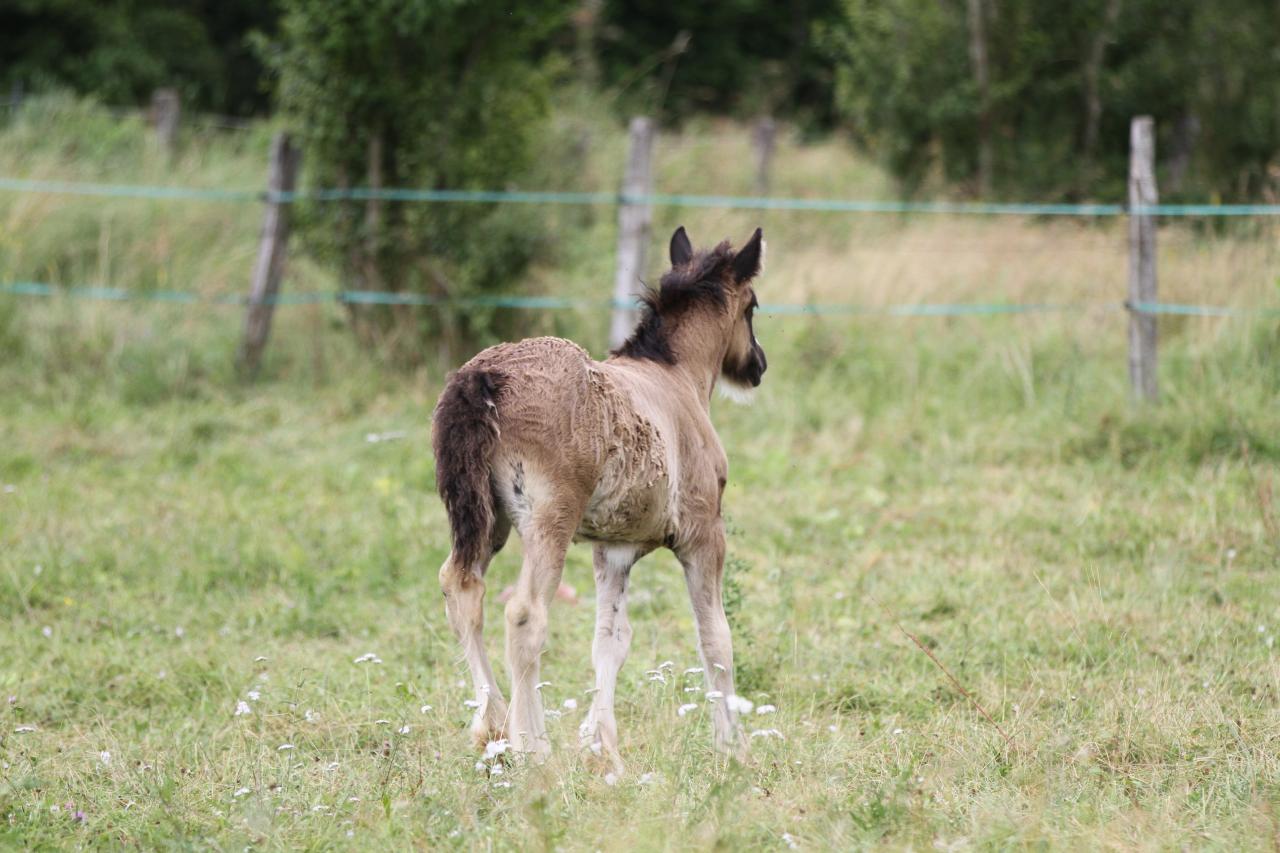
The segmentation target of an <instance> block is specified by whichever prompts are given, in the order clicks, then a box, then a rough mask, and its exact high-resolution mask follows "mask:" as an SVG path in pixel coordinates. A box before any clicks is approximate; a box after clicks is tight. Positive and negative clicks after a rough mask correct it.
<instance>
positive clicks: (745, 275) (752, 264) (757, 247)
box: [733, 228, 764, 284]
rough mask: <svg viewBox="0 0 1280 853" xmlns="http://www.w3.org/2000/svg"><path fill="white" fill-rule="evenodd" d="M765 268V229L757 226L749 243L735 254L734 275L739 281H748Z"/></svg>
mask: <svg viewBox="0 0 1280 853" xmlns="http://www.w3.org/2000/svg"><path fill="white" fill-rule="evenodd" d="M762 269H764V231H762V230H761V229H759V228H757V229H756V233H754V234H752V235H751V239H750V240H748V241H747V245H745V246H743V247H742V248H741V249H739V250H738V254H736V255H734V256H733V277H734V279H735V280H737V281H738V283H740V284H741V283H742V282H747V281H750V280H751V279H753V278H755V277H756V276H758V275H759V274H760V270H762Z"/></svg>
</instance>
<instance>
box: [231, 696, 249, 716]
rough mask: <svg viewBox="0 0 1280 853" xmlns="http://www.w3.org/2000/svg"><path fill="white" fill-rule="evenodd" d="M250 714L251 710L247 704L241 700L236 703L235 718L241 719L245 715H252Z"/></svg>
mask: <svg viewBox="0 0 1280 853" xmlns="http://www.w3.org/2000/svg"><path fill="white" fill-rule="evenodd" d="M252 713H253V709H252V708H250V707H249V703H248V702H246V701H244V700H243V699H241V700H240V701H238V702H236V713H235V716H237V717H243V716H244V715H245V714H252Z"/></svg>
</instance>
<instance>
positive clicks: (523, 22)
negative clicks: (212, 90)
mask: <svg viewBox="0 0 1280 853" xmlns="http://www.w3.org/2000/svg"><path fill="white" fill-rule="evenodd" d="M284 7H285V12H284V18H283V21H282V35H283V41H282V44H281V45H279V46H278V48H276V49H269V50H268V52H269V56H270V61H271V64H272V65H273V67H274V68H276V69H277V70H278V72H279V73H280V81H279V99H280V102H281V106H282V107H283V108H284V110H285V112H286V114H287V115H288V117H289V118H290V120H291V123H292V125H293V126H294V127H295V128H297V130H298V133H299V135H300V137H301V139H302V142H303V146H304V158H303V160H304V168H305V171H306V174H307V176H308V180H309V181H310V182H311V183H312V184H315V185H318V186H324V187H334V186H337V187H361V186H383V187H420V188H432V189H461V190H466V189H501V188H505V187H509V186H511V185H513V184H515V183H517V182H518V181H519V180H520V178H521V177H522V176H523V175H525V174H526V173H527V170H528V169H529V167H530V165H531V163H530V161H531V151H532V150H533V148H532V146H533V143H534V140H535V139H536V138H537V135H538V134H539V133H540V131H541V128H542V125H543V122H544V118H545V114H546V105H547V80H546V74H545V73H544V71H543V68H542V64H541V62H540V52H541V49H542V37H543V36H544V35H545V33H546V32H547V29H548V27H550V26H551V25H552V24H549V23H547V22H548V21H550V22H554V21H556V20H558V19H559V18H560V16H559V15H558V14H557V12H558V11H559V10H560V9H561V7H566V4H565V3H563V2H562V0H540V2H533V3H522V4H518V5H515V6H508V4H500V3H494V2H486V0H475V2H441V0H412V2H400V0H380V2H374V3H369V2H364V0H341V2H329V1H328V0H288V2H286V3H285V4H284ZM566 8H567V7H566ZM303 233H304V237H305V238H306V239H307V241H308V242H309V244H310V246H311V247H312V249H313V250H315V251H316V252H317V253H318V254H319V255H320V256H321V257H322V258H324V259H326V260H327V261H329V262H331V263H333V264H335V265H337V266H339V267H341V268H342V269H343V270H344V279H345V285H346V286H347V287H352V288H360V289H372V290H392V291H405V292H414V293H422V294H428V295H432V296H439V297H465V296H471V295H476V294H480V293H492V292H499V291H502V292H508V291H510V290H512V289H514V288H515V286H516V285H517V282H518V280H519V277H520V275H521V273H522V272H523V271H524V269H525V267H526V266H527V265H528V264H529V262H530V261H531V260H532V259H533V257H534V255H535V253H536V251H537V249H538V247H539V245H540V242H541V239H542V238H541V229H540V227H539V224H538V219H537V211H536V210H532V209H509V208H503V207H500V206H497V205H491V204H470V203H460V204H406V203H395V202H380V201H368V202H354V201H353V202H342V203H338V204H319V205H313V206H310V208H309V209H306V210H305V211H304V213H303ZM491 316H492V315H490V316H489V317H486V316H481V315H472V314H468V313H464V312H460V311H451V310H441V311H430V312H426V311H417V312H413V311H406V312H395V311H391V310H389V309H380V308H360V309H356V308H354V307H353V308H352V311H351V318H352V322H353V325H354V327H355V329H356V332H357V334H358V335H359V336H360V337H361V339H362V340H364V341H365V342H367V343H374V344H384V345H385V344H390V345H392V347H393V349H394V350H395V351H396V353H397V354H398V355H400V356H403V357H405V358H407V359H409V360H412V361H416V360H418V358H419V357H420V354H421V352H422V347H421V343H422V340H423V339H424V338H437V339H439V338H443V339H444V340H445V342H446V343H449V342H452V341H462V340H467V339H473V338H475V337H478V336H482V335H483V334H484V333H485V332H486V331H490V329H489V328H488V327H489V325H490V323H491Z"/></svg>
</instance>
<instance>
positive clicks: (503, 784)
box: [493, 779, 511, 788]
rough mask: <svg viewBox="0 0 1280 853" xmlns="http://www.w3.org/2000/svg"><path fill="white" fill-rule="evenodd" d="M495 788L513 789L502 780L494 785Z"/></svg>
mask: <svg viewBox="0 0 1280 853" xmlns="http://www.w3.org/2000/svg"><path fill="white" fill-rule="evenodd" d="M493 787H495V788H510V787H511V783H510V782H508V781H507V780H505V779H504V780H502V781H501V782H494V783H493Z"/></svg>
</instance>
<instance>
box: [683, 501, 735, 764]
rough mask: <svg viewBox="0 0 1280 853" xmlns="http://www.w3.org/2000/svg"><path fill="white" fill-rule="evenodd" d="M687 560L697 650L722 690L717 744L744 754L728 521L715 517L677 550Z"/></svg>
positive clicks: (716, 709)
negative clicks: (727, 569) (727, 576)
mask: <svg viewBox="0 0 1280 853" xmlns="http://www.w3.org/2000/svg"><path fill="white" fill-rule="evenodd" d="M676 557H677V558H678V559H679V560H680V564H681V565H682V566H684V579H685V584H686V585H687V586H688V588H689V603H690V604H691V605H693V622H694V627H695V628H696V629H697V633H698V650H699V652H700V653H701V655H702V666H703V669H704V670H705V680H706V684H707V689H708V690H714V691H718V692H719V693H720V694H721V695H720V696H719V697H716V698H715V699H714V701H713V702H712V712H711V722H712V727H713V729H714V732H715V745H716V749H718V750H720V751H721V752H727V753H731V754H733V755H738V756H742V755H743V754H744V753H745V752H746V741H745V739H744V738H743V737H742V729H741V727H740V726H739V725H738V712H737V711H736V710H734V709H733V708H732V707H730V703H729V697H730V696H733V695H734V687H733V639H732V638H731V637H730V636H729V620H728V619H727V618H725V615H724V601H723V597H722V596H723V593H722V588H721V579H722V578H723V576H724V524H723V523H722V522H721V521H720V520H719V519H717V520H716V521H715V523H714V525H712V526H710V527H709V528H708V529H707V530H706V531H705V532H704V533H702V534H701V535H700V536H699V537H697V538H696V539H695V540H694V541H692V542H690V543H688V544H686V545H683V546H681V547H680V549H679V550H677V552H676Z"/></svg>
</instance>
